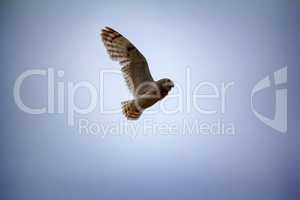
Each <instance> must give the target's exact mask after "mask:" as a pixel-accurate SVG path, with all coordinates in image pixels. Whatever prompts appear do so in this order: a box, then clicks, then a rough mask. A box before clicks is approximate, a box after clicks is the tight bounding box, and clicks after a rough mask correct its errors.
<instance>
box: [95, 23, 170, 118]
mask: <svg viewBox="0 0 300 200" xmlns="http://www.w3.org/2000/svg"><path fill="white" fill-rule="evenodd" d="M101 37H102V41H103V43H104V46H105V47H106V50H107V52H108V54H109V56H110V58H111V59H112V60H114V61H118V62H119V63H120V64H121V65H122V66H123V67H122V69H121V71H122V73H123V76H124V78H125V82H126V84H127V86H128V88H129V90H130V91H131V92H132V94H133V96H134V99H132V100H129V101H124V102H122V103H121V104H122V110H123V114H124V115H125V116H126V118H127V119H130V120H136V119H138V118H139V117H140V116H141V114H142V113H143V111H144V110H145V109H146V108H149V107H150V106H152V105H153V104H155V103H156V102H158V101H159V100H161V99H163V98H164V97H165V96H167V94H168V93H169V91H170V90H171V88H172V87H174V83H173V82H172V81H171V80H170V79H168V78H164V79H160V80H158V81H154V80H153V78H152V76H151V73H150V70H149V67H148V63H147V60H146V58H145V57H144V56H143V55H142V54H141V52H140V51H139V50H138V49H137V48H136V47H135V46H134V45H133V44H132V43H131V42H130V41H129V40H128V39H126V38H125V37H124V36H122V35H121V34H120V33H118V32H117V31H115V30H113V29H112V28H110V27H105V28H104V29H102V32H101Z"/></svg>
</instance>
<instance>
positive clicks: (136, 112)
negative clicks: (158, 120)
mask: <svg viewBox="0 0 300 200" xmlns="http://www.w3.org/2000/svg"><path fill="white" fill-rule="evenodd" d="M121 104H122V110H123V114H124V115H125V117H126V118H127V119H129V120H137V119H138V118H139V117H140V116H141V114H142V113H143V111H142V109H138V105H136V103H135V100H130V101H123V102H122V103H121Z"/></svg>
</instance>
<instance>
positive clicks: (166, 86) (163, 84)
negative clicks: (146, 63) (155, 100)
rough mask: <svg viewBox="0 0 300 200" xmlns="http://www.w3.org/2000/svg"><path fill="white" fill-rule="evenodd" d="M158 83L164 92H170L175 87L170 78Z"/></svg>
mask: <svg viewBox="0 0 300 200" xmlns="http://www.w3.org/2000/svg"><path fill="white" fill-rule="evenodd" d="M157 83H158V86H159V88H160V90H162V91H164V92H169V91H170V90H171V89H172V87H174V83H173V81H171V80H170V79H168V78H163V79H160V80H159V81H157Z"/></svg>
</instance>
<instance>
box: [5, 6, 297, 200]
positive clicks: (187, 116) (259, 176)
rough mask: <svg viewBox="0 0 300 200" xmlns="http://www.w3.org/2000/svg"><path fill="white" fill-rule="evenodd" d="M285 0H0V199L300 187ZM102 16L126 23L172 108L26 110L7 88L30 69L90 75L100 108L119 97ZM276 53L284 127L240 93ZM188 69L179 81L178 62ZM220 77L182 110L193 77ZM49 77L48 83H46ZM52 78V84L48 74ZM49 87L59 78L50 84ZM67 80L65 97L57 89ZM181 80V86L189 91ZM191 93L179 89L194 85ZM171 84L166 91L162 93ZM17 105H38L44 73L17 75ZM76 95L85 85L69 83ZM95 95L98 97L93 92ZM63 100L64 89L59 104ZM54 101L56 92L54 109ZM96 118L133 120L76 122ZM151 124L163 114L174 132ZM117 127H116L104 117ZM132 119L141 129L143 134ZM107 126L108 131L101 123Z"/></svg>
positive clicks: (74, 77)
mask: <svg viewBox="0 0 300 200" xmlns="http://www.w3.org/2000/svg"><path fill="white" fill-rule="evenodd" d="M299 9H300V4H299V3H298V2H297V1H283V0H276V1H270V0H266V1H251V2H250V1H234V0H230V1H147V2H146V1H72V2H71V1H43V2H41V1H26V2H23V1H12V2H10V1H6V2H3V3H1V12H0V21H1V26H2V28H1V39H0V42H1V46H2V49H1V59H0V63H1V86H0V88H1V91H2V94H3V97H2V98H1V105H2V106H1V110H2V112H3V115H2V116H1V117H0V118H1V136H2V139H1V145H0V146H1V147H0V149H1V154H0V155H1V166H0V176H1V179H0V180H1V181H0V183H1V189H0V191H1V193H0V195H1V197H2V198H3V199H30V200H33V199H67V198H68V199H83V198H85V199H124V198H125V199H264V200H265V199H270V200H274V199H297V197H298V196H299V191H298V188H299V185H300V177H299V172H298V171H299V165H300V161H299V158H298V157H299V156H298V154H297V152H298V143H299V138H300V137H299V135H298V131H297V130H298V129H297V127H298V126H297V125H298V124H299V106H298V102H299V90H298V85H299V79H298V77H297V76H298V74H299V67H298V65H299V63H300V60H299V52H300V43H299V42H300V41H299V31H300V27H299V23H298V22H299V18H300V14H299V13H300V12H299ZM104 26H111V27H113V28H115V29H116V30H118V31H120V32H121V33H122V34H123V35H124V36H126V37H128V39H130V40H131V41H132V42H133V43H134V44H135V46H136V47H138V49H139V50H140V51H141V52H142V53H143V55H144V56H145V57H146V58H147V60H148V63H149V65H150V70H151V72H152V75H153V77H154V78H155V79H160V78H164V77H169V78H171V79H172V80H174V81H175V82H176V85H177V87H178V88H175V90H174V91H173V92H172V93H171V95H173V97H169V98H166V99H165V100H164V101H163V102H162V104H163V105H165V106H166V108H174V107H176V106H178V99H180V98H181V99H182V100H183V102H182V105H183V107H184V109H183V110H181V111H178V112H176V113H174V114H166V113H164V112H162V110H161V107H160V104H157V105H155V106H154V107H153V108H151V109H150V110H149V111H150V112H151V111H155V113H152V114H151V113H150V112H145V113H144V114H143V116H142V118H141V120H139V121H137V122H127V121H125V120H124V118H123V116H122V114H121V113H120V112H118V113H115V114H105V113H103V112H101V110H100V103H97V106H96V108H95V110H93V111H92V112H90V113H88V114H82V115H80V114H75V118H74V120H75V125H74V126H73V127H70V126H69V125H68V124H67V119H68V116H67V112H64V113H62V114H59V113H57V112H56V111H55V113H54V114H49V113H45V114H40V115H32V114H28V113H24V112H23V111H22V110H20V109H19V108H18V106H17V105H16V103H15V101H14V96H13V88H14V84H15V81H16V79H17V78H18V77H19V76H20V74H22V73H23V72H25V71H26V70H30V69H39V70H47V69H48V68H51V69H53V70H54V72H55V73H56V72H57V71H58V70H63V71H64V76H63V77H61V78H60V77H57V76H56V77H55V84H57V83H58V82H61V83H64V84H65V86H67V84H68V83H69V82H73V83H78V82H80V81H88V82H89V83H91V84H93V85H94V86H95V88H96V89H97V91H98V90H100V88H101V87H102V86H103V87H104V89H105V93H104V94H100V92H99V94H98V95H99V96H98V97H99V99H101V101H103V102H104V103H105V106H106V108H108V109H111V108H119V107H120V102H121V101H124V100H127V99H130V98H131V96H130V93H129V91H128V90H127V88H126V86H125V83H124V81H123V78H122V77H121V75H120V74H115V73H114V74H108V75H107V76H105V79H104V80H100V79H99V78H100V74H101V72H103V70H112V71H118V70H119V69H120V66H119V65H118V63H116V62H113V61H111V60H110V59H109V57H108V55H107V53H106V52H105V49H104V46H103V44H102V42H101V38H100V35H99V34H100V30H101V29H102V28H103V27H104ZM284 66H288V84H287V85H285V86H284V87H288V131H287V133H284V134H283V133H280V132H278V131H276V130H273V129H272V128H270V127H268V126H266V125H265V124H263V123H262V122H261V121H259V120H258V119H257V118H256V117H255V115H254V114H253V112H252V111H251V105H250V94H251V90H252V88H253V87H254V85H255V84H256V83H257V82H258V81H259V80H261V79H263V78H264V77H265V76H267V75H271V74H272V73H273V72H275V71H277V70H279V69H281V68H282V67H284ZM187 68H188V69H189V70H190V72H191V74H190V78H189V81H190V85H187V81H186V70H187ZM204 81H206V82H210V83H213V84H214V85H216V87H217V88H218V91H220V88H221V84H222V83H229V82H233V83H234V84H233V86H232V87H231V88H230V89H229V90H228V91H227V93H226V94H227V95H226V111H225V113H221V112H220V99H215V100H214V99H213V100H207V101H206V100H203V99H199V100H197V105H200V106H203V107H205V108H207V109H217V113H215V114H211V115H208V114H201V113H199V111H197V109H196V108H195V107H193V106H192V107H191V110H190V112H187V111H186V106H187V104H188V100H186V98H188V97H187V96H189V95H188V93H189V92H191V93H192V92H193V91H195V88H196V87H197V85H199V84H200V83H201V82H204ZM56 86H57V85H56ZM56 89H57V88H56ZM55 91H57V90H55ZM274 91H275V88H274V87H273V86H272V87H271V88H270V89H268V90H266V91H265V92H264V93H261V94H258V96H257V101H255V106H256V108H257V110H259V111H260V112H262V113H264V114H265V115H266V116H268V117H270V118H272V116H273V115H274V104H275V102H274V98H275V94H274ZM67 94H68V93H67V89H66V90H65V93H64V97H65V99H68V97H69V96H68V95H67ZM192 94H193V93H192ZM192 94H191V96H190V98H193V95H192ZM174 96H175V97H174ZM21 97H22V99H23V101H24V103H26V104H27V105H32V106H33V107H43V106H45V105H47V79H46V77H44V76H34V77H32V78H30V79H28V80H26V81H24V85H22V93H21ZM74 100H75V103H76V104H77V105H78V106H79V107H80V106H81V107H85V106H87V105H88V104H89V100H90V98H89V93H88V91H86V90H80V91H78V93H77V94H76V96H75V97H74ZM99 101H100V100H99ZM64 105H65V106H67V102H65V104H64ZM57 106H58V103H57V102H55V109H57ZM82 119H85V120H88V121H89V123H91V124H93V123H94V124H98V125H99V126H101V127H104V126H105V127H116V126H115V125H116V124H117V125H119V124H127V125H128V124H129V125H132V126H137V127H140V129H138V130H129V131H128V132H126V133H128V134H129V135H135V134H138V137H136V138H135V139H132V138H131V137H130V136H128V135H121V136H120V135H119V136H114V135H109V134H108V136H107V137H105V138H104V139H103V138H101V134H104V133H103V132H107V130H100V131H98V133H97V134H96V135H91V134H80V132H79V127H78V126H79V124H78V123H79V120H82ZM185 120H186V121H188V122H190V123H194V122H200V123H201V122H205V123H210V124H212V123H215V122H218V121H219V120H221V121H222V122H223V123H224V124H225V126H226V124H227V125H228V123H233V124H234V127H235V134H234V135H205V134H204V135H199V134H198V135H197V130H194V131H192V136H183V135H180V134H182V133H183V132H184V130H186V129H185V127H184V124H183V122H184V121H185ZM145 121H146V122H147V123H149V124H150V126H151V127H154V126H156V125H161V124H175V125H177V126H176V128H175V130H173V131H171V133H174V135H163V134H161V133H162V132H163V131H161V130H158V129H155V131H154V133H155V135H153V134H152V135H151V131H150V132H149V131H147V130H146V131H144V130H142V128H143V127H145ZM115 132H117V133H123V130H121V131H115ZM144 133H146V134H150V135H143V134H144ZM106 134H107V133H106Z"/></svg>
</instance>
